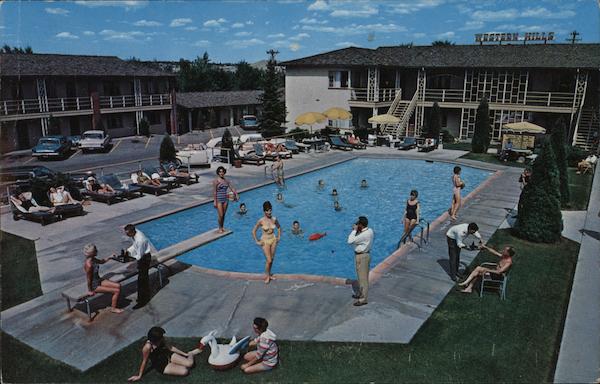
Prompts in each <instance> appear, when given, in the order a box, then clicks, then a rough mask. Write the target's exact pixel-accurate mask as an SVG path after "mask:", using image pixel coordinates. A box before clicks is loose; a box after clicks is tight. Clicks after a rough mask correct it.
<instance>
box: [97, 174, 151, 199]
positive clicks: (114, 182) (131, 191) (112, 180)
mask: <svg viewBox="0 0 600 384" xmlns="http://www.w3.org/2000/svg"><path fill="white" fill-rule="evenodd" d="M100 181H101V182H102V183H104V184H108V185H110V186H111V187H112V189H114V190H115V191H116V192H120V193H122V194H123V196H124V197H125V198H127V199H131V198H134V197H141V196H144V193H143V192H142V189H141V188H140V187H138V186H137V185H125V184H123V183H122V182H121V180H119V178H118V177H117V175H115V174H113V173H111V174H108V175H104V176H102V177H100Z"/></svg>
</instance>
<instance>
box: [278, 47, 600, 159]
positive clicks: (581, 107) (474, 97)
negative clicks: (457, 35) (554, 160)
mask: <svg viewBox="0 0 600 384" xmlns="http://www.w3.org/2000/svg"><path fill="white" fill-rule="evenodd" d="M280 64H281V65H283V66H285V68H286V76H285V98H286V108H287V112H288V116H287V120H288V121H289V122H290V123H289V124H288V129H291V128H293V121H294V120H295V119H296V117H297V116H298V115H300V114H302V113H304V112H308V111H324V110H326V109H328V108H331V107H342V108H346V109H348V110H350V111H351V112H352V115H353V121H352V125H353V126H355V127H369V126H370V124H368V122H367V120H368V119H369V117H371V116H373V115H377V114H382V113H390V114H394V115H396V116H397V117H399V118H400V119H401V122H400V123H399V124H396V125H393V126H392V125H389V126H387V127H384V129H383V130H384V132H385V133H388V134H391V135H394V136H406V135H415V134H417V135H418V134H420V132H421V130H422V128H423V127H424V126H426V125H427V124H428V115H429V110H430V109H431V107H432V105H433V103H434V102H437V103H438V104H439V106H440V108H441V111H442V125H443V129H447V130H449V131H450V132H451V133H452V134H453V135H454V136H456V137H460V138H461V139H470V138H471V137H472V136H473V131H474V126H475V115H476V111H477V106H478V105H479V103H480V101H481V100H482V99H483V98H484V97H485V98H487V99H488V101H489V107H490V121H491V122H493V127H492V132H491V134H492V135H493V137H500V135H501V134H502V131H503V126H504V124H506V123H509V122H515V121H523V120H529V121H534V122H535V123H536V124H539V125H542V126H545V127H551V124H552V123H553V122H554V120H555V119H556V117H557V116H563V117H565V118H566V120H567V123H570V131H569V138H568V140H569V143H572V144H576V145H579V146H582V147H584V148H587V149H591V148H592V146H593V143H594V140H595V138H597V137H598V134H599V133H600V132H599V131H600V115H599V113H598V105H599V100H600V73H599V72H598V69H599V68H600V44H574V45H573V44H528V45H524V44H518V45H452V46H411V47H408V46H390V47H379V48H377V49H367V48H355V47H351V48H344V49H339V50H335V51H331V52H326V53H321V54H317V55H314V56H308V57H304V58H299V59H296V60H290V61H286V62H282V63H280ZM323 125H324V124H323ZM596 145H597V144H596Z"/></svg>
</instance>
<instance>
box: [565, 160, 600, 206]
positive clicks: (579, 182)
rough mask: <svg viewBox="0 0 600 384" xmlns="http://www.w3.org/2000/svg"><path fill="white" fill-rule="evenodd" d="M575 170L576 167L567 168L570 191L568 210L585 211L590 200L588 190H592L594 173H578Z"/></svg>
mask: <svg viewBox="0 0 600 384" xmlns="http://www.w3.org/2000/svg"><path fill="white" fill-rule="evenodd" d="M576 171H577V168H569V169H568V170H567V172H568V176H569V189H570V192H571V202H570V203H569V210H573V211H585V210H586V209H587V206H588V202H589V200H590V191H591V190H592V181H593V180H594V175H593V174H591V173H586V174H585V175H578V174H576V173H575V172H576Z"/></svg>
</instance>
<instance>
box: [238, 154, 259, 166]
mask: <svg viewBox="0 0 600 384" xmlns="http://www.w3.org/2000/svg"><path fill="white" fill-rule="evenodd" d="M236 160H241V161H242V164H253V165H263V164H265V158H264V156H258V155H257V154H256V153H254V152H250V153H246V154H245V155H243V156H241V155H240V154H239V152H236Z"/></svg>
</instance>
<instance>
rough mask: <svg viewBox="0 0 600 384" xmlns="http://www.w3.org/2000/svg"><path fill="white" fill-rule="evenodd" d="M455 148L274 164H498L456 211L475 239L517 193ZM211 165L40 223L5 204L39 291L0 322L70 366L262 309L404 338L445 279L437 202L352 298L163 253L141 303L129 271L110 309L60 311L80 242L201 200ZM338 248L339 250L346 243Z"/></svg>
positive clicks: (288, 328) (5, 219)
mask: <svg viewBox="0 0 600 384" xmlns="http://www.w3.org/2000/svg"><path fill="white" fill-rule="evenodd" d="M462 154H464V152H461V151H449V150H436V151H433V152H430V153H420V152H416V151H408V152H402V151H398V150H393V149H390V148H384V147H375V148H369V149H367V150H366V151H352V152H341V151H330V152H326V153H310V154H300V155H296V156H294V158H293V159H292V160H286V161H285V169H286V176H287V177H290V176H292V175H295V174H299V173H304V172H306V171H307V170H311V169H314V168H317V167H321V166H327V165H330V164H333V163H336V162H340V161H345V160H347V159H350V158H352V157H355V156H378V157H386V158H388V157H389V158H415V159H427V160H434V161H449V162H456V163H459V164H464V165H469V166H476V167H485V168H486V169H489V170H498V171H499V172H496V173H495V174H494V175H493V176H492V177H491V178H490V179H488V180H487V181H486V182H484V183H483V184H482V185H481V186H480V187H479V188H478V190H477V191H476V193H472V194H470V195H469V196H468V199H466V201H465V203H464V206H463V208H462V210H461V212H460V214H459V222H461V223H462V222H471V221H475V222H477V223H478V224H479V226H480V232H481V234H482V236H483V237H484V239H487V238H489V236H491V234H493V233H494V231H495V230H496V229H497V228H498V227H499V226H500V225H501V224H502V223H503V222H504V221H505V219H506V218H507V216H508V215H509V213H510V212H512V210H513V209H514V208H515V206H516V204H517V202H518V197H519V193H520V189H519V185H518V182H517V179H518V175H519V173H520V169H518V168H511V167H504V166H495V165H492V164H484V163H480V162H473V161H469V160H463V159H459V160H456V159H457V158H458V157H459V156H461V155H462ZM213 172H214V170H213V171H206V172H203V173H202V174H201V177H200V183H198V184H195V185H191V186H184V187H182V188H178V189H175V190H173V192H172V193H169V194H166V195H162V196H158V197H156V196H150V195H146V196H144V197H143V198H139V199H135V200H131V201H128V202H123V203H119V204H115V205H111V206H107V205H104V204H100V203H93V204H92V205H91V206H88V207H86V210H87V211H89V212H90V213H89V214H88V215H86V216H82V217H76V218H70V219H68V220H66V221H64V222H61V223H59V224H51V225H48V226H46V227H41V226H40V225H39V224H36V223H31V222H27V221H17V222H14V221H12V219H11V218H10V216H9V215H2V217H1V227H2V230H3V231H7V232H10V233H15V234H18V235H20V236H24V237H27V238H30V239H33V240H35V244H36V249H37V254H38V268H39V272H40V279H41V284H42V291H43V295H42V296H40V297H38V298H36V299H34V300H31V301H29V302H27V303H23V304H21V305H18V306H16V307H13V308H10V309H8V310H6V311H4V312H2V314H1V319H2V321H1V327H2V330H3V331H4V332H7V333H9V334H11V335H12V336H14V337H16V338H17V339H19V340H20V341H22V342H24V343H26V344H28V345H30V346H31V347H33V348H35V349H37V350H40V351H42V352H44V353H46V354H47V355H49V356H51V357H52V358H54V359H57V360H60V361H62V362H64V363H66V364H68V365H71V366H73V367H75V368H77V369H79V370H82V371H84V370H87V369H89V368H91V367H93V366H94V365H96V364H97V363H99V362H100V361H102V360H103V359H105V358H106V357H108V356H110V355H112V354H113V353H115V352H116V351H118V350H120V349H122V348H124V347H126V346H127V345H129V344H130V343H131V342H133V341H135V340H138V339H139V338H141V337H142V336H144V335H145V334H146V332H147V330H148V329H149V328H150V327H151V326H154V325H161V326H162V327H164V328H165V329H166V330H167V333H168V334H169V335H171V336H174V337H177V336H181V337H190V336H196V337H201V336H203V335H205V334H206V333H208V332H209V331H211V330H213V329H217V330H219V336H222V337H226V338H227V337H231V336H232V335H237V336H245V335H247V334H249V333H250V332H251V327H250V322H251V320H252V319H253V318H254V317H256V316H263V317H266V318H267V319H268V320H269V323H270V324H271V325H272V329H273V330H274V331H275V332H276V333H277V334H278V337H279V338H280V339H288V340H322V341H352V342H386V343H387V342H393V343H408V342H409V341H410V340H411V339H412V337H413V336H414V335H415V333H416V332H417V331H418V330H419V328H420V327H421V326H422V325H423V323H424V322H425V321H426V320H427V319H428V318H429V316H430V315H431V313H432V312H433V311H434V310H435V308H436V307H437V306H438V305H439V304H440V303H441V301H442V300H443V299H444V297H445V296H446V295H447V293H448V292H449V290H450V289H452V288H453V287H454V284H453V282H452V281H451V280H450V279H449V277H448V275H447V272H446V270H447V268H448V256H447V254H448V252H447V246H446V239H445V232H446V230H447V229H448V227H449V226H450V221H449V220H448V219H447V217H446V216H447V215H446V214H444V215H443V216H442V217H441V218H440V219H439V220H437V221H436V222H435V223H434V224H433V225H432V230H431V236H430V243H429V244H428V245H426V246H425V247H424V248H423V249H422V250H418V249H417V247H416V246H415V245H410V246H406V247H403V249H402V251H401V252H399V253H398V254H396V255H394V257H392V258H389V259H388V260H386V263H387V265H386V268H381V267H379V268H375V269H374V270H372V271H371V278H372V280H373V284H372V286H371V288H370V290H369V304H368V305H366V306H363V307H359V308H357V307H353V306H352V303H353V300H352V298H351V294H352V289H351V287H350V283H351V281H348V282H347V283H348V284H331V283H329V282H327V279H318V278H317V279H312V280H311V281H307V280H303V279H296V278H294V277H293V276H292V277H290V278H280V279H278V280H276V281H273V282H272V283H271V284H269V285H265V284H264V283H263V282H262V281H260V280H258V279H248V278H240V277H239V276H237V277H236V276H233V275H229V276H223V274H215V273H213V272H211V271H206V270H203V269H202V268H198V267H193V266H189V265H185V264H183V263H180V262H177V261H175V262H173V263H172V265H171V266H170V268H171V270H172V272H173V273H172V274H171V275H170V276H169V278H168V283H167V284H166V285H165V286H164V287H163V288H162V289H160V290H158V284H156V280H157V279H156V276H152V277H151V281H152V282H153V287H154V288H155V292H154V296H153V298H152V301H151V302H150V304H148V305H147V306H146V307H144V308H143V309H139V310H132V309H131V307H132V304H133V303H132V301H133V300H134V299H135V293H134V292H133V291H132V289H133V286H134V285H135V282H134V281H131V282H129V283H128V284H127V285H126V286H124V292H125V295H124V296H125V297H124V299H123V300H122V303H121V306H122V307H125V308H126V311H125V312H124V313H123V314H121V315H116V314H112V313H110V312H108V311H105V310H103V311H101V312H100V313H99V314H98V315H97V316H96V317H95V319H94V320H93V321H92V322H88V321H87V317H86V315H85V314H84V313H82V312H80V311H77V310H76V311H73V312H67V310H66V303H65V301H64V299H62V298H61V296H60V292H61V291H62V290H63V289H64V288H66V287H70V286H73V285H76V284H79V283H81V282H82V281H84V275H83V270H82V262H83V260H82V256H81V253H82V251H81V250H82V247H83V245H84V244H86V243H88V242H94V243H96V244H97V245H98V246H99V251H100V256H101V257H104V256H107V255H109V254H110V253H112V252H114V251H118V250H119V249H120V248H125V247H127V246H128V245H129V241H128V239H127V238H126V237H125V236H124V235H123V234H122V231H121V230H120V228H121V227H122V226H123V225H125V224H127V223H129V222H134V223H135V222H140V221H144V220H145V219H147V218H148V217H151V216H152V217H153V216H157V215H162V214H164V213H167V212H171V211H174V210H179V209H183V208H185V207H188V206H190V205H193V204H199V203H202V202H206V201H210V200H211V188H210V181H211V180H212V179H213V177H214V173H213ZM228 177H229V178H231V179H232V180H233V181H234V183H235V185H236V186H237V188H238V189H239V190H244V189H247V188H252V187H255V186H257V185H262V184H264V183H267V182H269V179H267V178H265V172H264V166H258V167H257V166H252V165H246V166H244V167H243V168H240V169H237V168H231V169H229V171H228ZM449 197H450V196H449ZM199 219H202V218H199ZM209 219H210V220H214V218H212V217H211V218H209ZM374 230H375V231H377V230H378V229H377V228H374ZM347 251H348V252H349V253H351V249H350V248H348V250H347ZM475 255H476V252H468V251H463V252H462V254H461V261H462V263H463V264H467V265H468V264H469V263H470V262H471V261H472V259H473V258H474V256H475ZM372 267H374V266H372ZM317 298H318V299H317ZM104 299H105V298H101V299H98V300H97V301H100V300H104ZM106 299H107V300H108V299H109V298H108V297H106ZM100 307H101V306H100Z"/></svg>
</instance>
